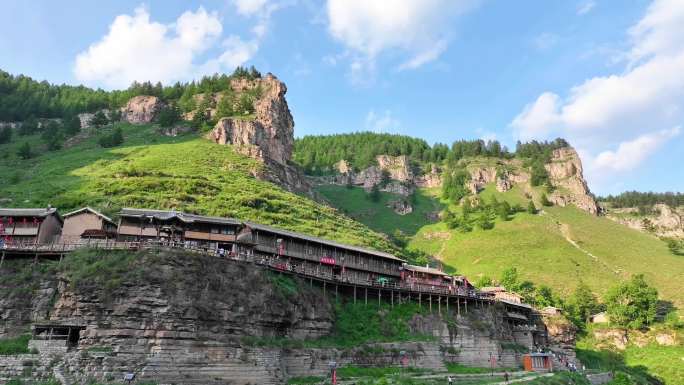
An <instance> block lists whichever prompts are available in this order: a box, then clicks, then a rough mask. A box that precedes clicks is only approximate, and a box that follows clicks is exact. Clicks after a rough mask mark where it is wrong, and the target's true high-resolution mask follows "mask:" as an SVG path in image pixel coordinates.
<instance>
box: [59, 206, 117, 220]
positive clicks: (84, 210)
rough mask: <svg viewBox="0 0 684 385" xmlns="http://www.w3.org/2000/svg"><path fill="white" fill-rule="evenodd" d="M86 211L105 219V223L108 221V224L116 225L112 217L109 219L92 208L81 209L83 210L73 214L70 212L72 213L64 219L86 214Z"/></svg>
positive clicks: (75, 211)
mask: <svg viewBox="0 0 684 385" xmlns="http://www.w3.org/2000/svg"><path fill="white" fill-rule="evenodd" d="M86 211H87V212H89V213H92V214H94V215H97V216H98V217H100V218H102V219H104V220H105V221H107V222H109V223H111V224H116V223H115V222H114V221H113V220H112V219H111V218H110V217H108V216H106V215H104V214H102V213H101V212H99V211H97V210H95V209H92V208H90V207H83V208H81V209H78V210H74V211H72V212H70V213H66V214H64V218H67V217H70V216H72V215H76V214H80V213H82V212H86Z"/></svg>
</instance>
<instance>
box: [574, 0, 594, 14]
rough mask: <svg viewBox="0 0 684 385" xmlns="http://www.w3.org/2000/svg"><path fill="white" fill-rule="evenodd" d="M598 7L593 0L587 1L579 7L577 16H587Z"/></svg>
mask: <svg viewBox="0 0 684 385" xmlns="http://www.w3.org/2000/svg"><path fill="white" fill-rule="evenodd" d="M594 7H596V2H595V1H593V0H589V1H586V2H584V3H582V4H580V6H579V7H577V14H578V15H580V16H581V15H586V14H587V13H589V12H591V10H592V9H594Z"/></svg>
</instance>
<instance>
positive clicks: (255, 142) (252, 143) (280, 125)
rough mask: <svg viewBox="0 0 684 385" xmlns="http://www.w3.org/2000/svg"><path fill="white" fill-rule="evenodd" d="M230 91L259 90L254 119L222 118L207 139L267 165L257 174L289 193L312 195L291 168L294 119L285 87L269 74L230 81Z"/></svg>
mask: <svg viewBox="0 0 684 385" xmlns="http://www.w3.org/2000/svg"><path fill="white" fill-rule="evenodd" d="M231 87H232V89H233V91H235V92H237V93H239V92H243V91H245V90H248V89H254V88H257V87H260V88H261V90H262V96H261V98H259V99H258V100H257V101H256V102H255V103H254V110H255V114H254V118H253V119H252V118H243V117H231V118H221V119H220V120H219V121H218V123H216V125H215V126H214V129H213V130H212V131H211V132H209V133H208V134H207V138H208V139H210V140H212V141H214V142H215V143H217V144H221V145H232V146H233V148H234V149H235V150H236V151H237V152H239V153H241V154H244V155H247V156H249V157H252V158H255V159H257V160H259V161H261V162H263V163H264V164H265V165H266V170H265V171H264V172H261V173H259V174H257V175H256V176H257V177H259V178H263V179H266V180H269V181H272V182H274V183H276V184H279V185H281V186H282V187H284V188H286V189H287V190H289V191H292V192H297V193H304V194H308V195H312V194H313V193H312V192H311V185H310V184H309V182H308V181H307V180H306V178H305V177H304V174H303V173H302V172H301V171H300V170H299V169H298V168H297V167H295V166H294V165H292V164H291V159H292V148H293V146H294V119H293V118H292V114H290V109H289V107H288V106H287V100H285V93H286V92H287V87H286V86H285V83H283V82H281V81H280V80H278V78H276V77H275V76H273V75H272V74H267V75H266V76H265V77H264V78H260V79H254V80H248V79H233V80H232V81H231Z"/></svg>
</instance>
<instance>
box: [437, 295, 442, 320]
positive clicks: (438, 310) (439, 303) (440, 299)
mask: <svg viewBox="0 0 684 385" xmlns="http://www.w3.org/2000/svg"><path fill="white" fill-rule="evenodd" d="M437 313H439V315H442V296H441V295H440V296H437Z"/></svg>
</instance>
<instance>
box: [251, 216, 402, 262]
mask: <svg viewBox="0 0 684 385" xmlns="http://www.w3.org/2000/svg"><path fill="white" fill-rule="evenodd" d="M245 224H246V225H247V226H249V227H250V228H252V229H256V230H261V231H267V232H270V233H274V234H280V235H284V236H287V237H292V238H297V239H303V240H305V241H309V242H316V243H322V244H324V245H328V246H332V247H338V248H340V249H345V250H351V251H356V252H359V253H364V254H370V255H374V256H376V257H381V258H386V259H391V260H394V261H401V262H404V260H403V259H401V258H397V257H395V256H394V255H392V254H390V253H385V252H383V251H377V250H371V249H366V248H363V247H358V246H352V245H345V244H343V243H338V242H335V241H330V240H327V239H323V238H318V237H313V236H310V235H306V234H302V233H295V232H294V231H289V230H283V229H279V228H276V227H272V226H266V225H260V224H257V223H252V222H245Z"/></svg>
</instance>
